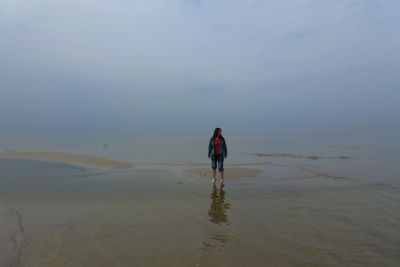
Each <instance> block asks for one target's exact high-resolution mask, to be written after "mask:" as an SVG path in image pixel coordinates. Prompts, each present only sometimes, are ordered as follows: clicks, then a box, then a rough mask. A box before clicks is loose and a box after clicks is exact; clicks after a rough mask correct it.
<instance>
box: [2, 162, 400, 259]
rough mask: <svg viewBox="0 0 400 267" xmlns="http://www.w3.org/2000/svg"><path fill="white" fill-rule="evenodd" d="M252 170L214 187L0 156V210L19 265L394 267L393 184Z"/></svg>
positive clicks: (168, 176)
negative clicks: (10, 215) (9, 211)
mask: <svg viewBox="0 0 400 267" xmlns="http://www.w3.org/2000/svg"><path fill="white" fill-rule="evenodd" d="M264 168H265V174H264V176H261V177H253V178H247V179H234V180H229V177H227V178H226V179H227V181H226V182H225V185H224V186H222V187H221V185H220V184H218V183H217V184H216V186H213V185H211V184H210V182H209V180H207V179H194V178H188V177H184V176H179V175H176V174H175V172H169V171H162V170H134V169H133V170H124V171H104V170H98V169H87V168H83V167H77V166H72V165H67V164H62V163H54V162H48V161H42V160H23V159H0V172H1V174H2V175H1V178H0V185H1V186H0V206H6V207H12V208H14V209H16V210H18V211H19V213H20V214H21V218H22V223H23V226H24V243H23V246H22V248H21V253H20V254H19V265H20V266H132V265H138V266H144V265H146V266H244V265H247V266H266V265H278V266H326V265H327V266H343V265H352V266H396V265H398V264H399V262H400V252H399V249H398V248H399V245H400V238H399V236H400V225H399V221H400V212H399V211H400V209H399V208H400V197H399V196H400V194H399V192H400V186H399V184H396V183H392V184H385V183H370V182H368V181H360V180H359V179H355V180H340V179H339V180H336V179H330V178H323V177H322V178H321V177H319V178H318V177H315V178H305V177H307V175H304V174H306V171H304V170H303V172H304V173H302V172H301V171H302V170H301V169H298V170H297V169H296V168H288V167H282V166H278V165H274V164H272V165H269V166H264ZM303 169H304V168H303ZM278 174H280V175H281V177H279V175H278ZM292 174H297V177H296V175H292ZM325 180H328V181H325Z"/></svg>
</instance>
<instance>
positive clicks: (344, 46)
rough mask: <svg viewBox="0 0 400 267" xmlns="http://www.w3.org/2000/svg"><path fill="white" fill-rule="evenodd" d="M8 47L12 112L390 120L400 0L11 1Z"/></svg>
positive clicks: (135, 118)
mask: <svg viewBox="0 0 400 267" xmlns="http://www.w3.org/2000/svg"><path fill="white" fill-rule="evenodd" d="M0 59H1V61H0V93H1V97H0V121H2V122H3V124H25V123H30V124H52V123H58V124H82V123H83V124H85V123H90V122H91V123H94V124H96V123H100V124H101V123H105V124H107V123H111V122H115V123H125V122H129V123H135V122H141V123H142V122H147V121H148V122H151V123H186V122H188V123H189V122H191V123H192V124H193V122H199V123H203V122H206V121H211V123H218V124H219V125H223V123H237V124H241V123H258V124H259V123H265V124H271V125H273V124H299V125H301V124H314V123H315V124H321V123H322V124H324V123H325V124H337V125H340V124H354V123H378V122H379V123H387V124H390V123H395V122H397V121H398V114H400V108H399V106H400V105H399V104H400V101H399V100H400V90H399V89H400V86H399V85H400V78H399V73H400V72H399V69H400V68H399V62H400V1H398V0H270V1H267V0H264V1H258V0H246V1H245V0H241V1H238V0H153V1H150V0H131V1H127V0H113V1H111V0H68V1H67V0H65V1H64V0H57V1H55V0H35V1H31V0H29V1H28V0H0ZM210 116H211V118H210Z"/></svg>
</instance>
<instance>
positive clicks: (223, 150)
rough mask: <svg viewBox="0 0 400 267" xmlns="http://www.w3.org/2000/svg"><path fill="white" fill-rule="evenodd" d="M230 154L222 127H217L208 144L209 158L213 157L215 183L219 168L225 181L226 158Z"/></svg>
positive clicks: (212, 165)
mask: <svg viewBox="0 0 400 267" xmlns="http://www.w3.org/2000/svg"><path fill="white" fill-rule="evenodd" d="M227 156H228V149H227V147H226V142H225V138H224V137H223V136H222V129H221V128H215V130H214V134H213V136H212V137H211V139H210V143H209V145H208V158H211V168H212V170H213V173H212V177H213V178H212V180H211V181H212V182H213V183H215V176H216V173H217V170H216V169H217V165H218V170H219V172H220V174H221V182H224V158H226V157H227Z"/></svg>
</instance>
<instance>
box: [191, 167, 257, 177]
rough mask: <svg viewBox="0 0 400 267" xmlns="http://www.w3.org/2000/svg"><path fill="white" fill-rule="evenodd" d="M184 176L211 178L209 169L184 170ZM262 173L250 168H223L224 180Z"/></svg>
mask: <svg viewBox="0 0 400 267" xmlns="http://www.w3.org/2000/svg"><path fill="white" fill-rule="evenodd" d="M183 173H184V175H187V176H192V177H207V178H211V169H210V168H195V169H187V170H184V172H183ZM261 173H262V171H261V170H259V169H252V168H240V167H235V168H225V170H224V178H226V179H231V178H244V177H254V176H257V175H260V174H261ZM217 177H219V173H218V171H217Z"/></svg>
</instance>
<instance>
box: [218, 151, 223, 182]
mask: <svg viewBox="0 0 400 267" xmlns="http://www.w3.org/2000/svg"><path fill="white" fill-rule="evenodd" d="M218 165H219V166H218V170H219V173H220V175H221V182H223V181H224V156H223V155H221V157H220V158H219V162H218Z"/></svg>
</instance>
